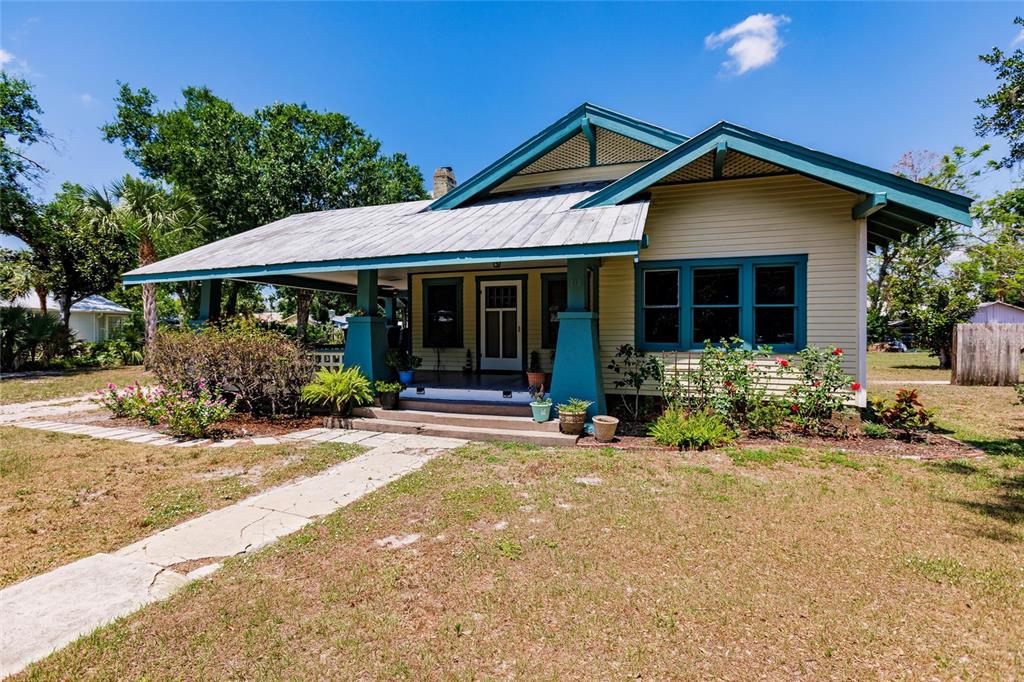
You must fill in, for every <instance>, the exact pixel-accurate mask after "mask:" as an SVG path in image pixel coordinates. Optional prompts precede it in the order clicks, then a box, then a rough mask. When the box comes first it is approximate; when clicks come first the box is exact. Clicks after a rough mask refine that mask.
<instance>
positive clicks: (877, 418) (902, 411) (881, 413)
mask: <svg viewBox="0 0 1024 682" xmlns="http://www.w3.org/2000/svg"><path fill="white" fill-rule="evenodd" d="M868 418H869V419H870V420H872V421H874V422H877V423H878V424H882V425H884V426H885V427H887V428H889V429H894V430H896V431H899V432H901V435H903V436H905V437H910V436H911V435H912V434H913V433H914V432H915V431H924V430H926V429H930V428H931V427H932V413H931V411H929V410H926V409H925V408H924V405H922V404H921V401H920V400H919V399H918V396H917V391H916V390H914V389H909V388H901V389H899V390H898V391H896V397H895V398H894V399H893V401H892V402H891V403H887V402H886V401H885V399H884V398H874V399H873V400H872V401H871V402H870V404H869V405H868Z"/></svg>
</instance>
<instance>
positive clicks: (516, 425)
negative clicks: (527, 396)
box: [352, 407, 558, 433]
mask: <svg viewBox="0 0 1024 682" xmlns="http://www.w3.org/2000/svg"><path fill="white" fill-rule="evenodd" d="M352 414H353V415H355V416H357V417H366V418H369V419H388V420H391V421H406V422H419V423H422V424H442V425H445V426H468V427H471V428H479V429H512V430H516V431H553V432H555V433H557V432H558V420H557V419H552V420H549V421H546V422H544V423H543V424H538V423H537V422H535V421H533V417H509V416H506V415H494V414H464V413H460V412H431V411H427V410H407V409H404V408H403V409H399V410H383V409H381V408H379V407H357V408H355V409H354V410H352Z"/></svg>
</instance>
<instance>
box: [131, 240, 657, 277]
mask: <svg viewBox="0 0 1024 682" xmlns="http://www.w3.org/2000/svg"><path fill="white" fill-rule="evenodd" d="M640 248H641V240H630V241H623V242H601V243H593V244H568V245H558V246H538V247H529V248H515V249H487V250H481V251H457V252H449V253H426V254H410V255H404V256H387V257H381V258H348V259H342V260H324V261H309V262H303V263H275V264H270V265H258V266H242V267H226V268H208V269H197V270H179V271H175V272H160V273H137V272H136V271H135V270H133V271H131V272H129V273H127V274H125V275H124V283H125V284H150V283H160V282H188V281H201V280H207V279H240V280H249V281H262V282H263V283H265V284H274V283H278V284H282V285H284V286H305V285H306V284H309V282H308V281H304V280H301V279H295V278H301V277H302V276H303V275H315V274H317V273H330V272H339V271H358V270H376V269H384V268H391V269H396V268H402V269H417V268H431V267H438V266H451V267H457V266H464V265H480V264H492V263H519V262H526V261H550V260H564V259H566V258H591V257H610V256H636V255H637V254H639V252H640ZM275 279H276V280H277V281H276V282H275V281H273V280H275ZM310 288H323V287H314V286H310Z"/></svg>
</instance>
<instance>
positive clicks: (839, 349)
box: [832, 348, 843, 355]
mask: <svg viewBox="0 0 1024 682" xmlns="http://www.w3.org/2000/svg"><path fill="white" fill-rule="evenodd" d="M842 354H843V349H842V348H836V349H835V350H834V351H832V355H842Z"/></svg>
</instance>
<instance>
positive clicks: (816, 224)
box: [600, 175, 864, 391]
mask: <svg viewBox="0 0 1024 682" xmlns="http://www.w3.org/2000/svg"><path fill="white" fill-rule="evenodd" d="M857 201H859V197H858V196H857V195H855V194H852V193H849V192H845V191H843V190H839V189H835V188H833V187H831V186H829V185H825V184H822V183H820V182H815V181H813V180H809V179H806V178H803V177H801V176H792V175H790V176H782V177H772V178H757V179H751V180H732V181H718V182H706V183H695V184H690V185H677V186H669V187H658V188H654V189H653V190H652V198H651V207H650V212H649V214H648V219H647V227H646V230H645V232H646V233H647V235H648V236H649V237H650V246H649V248H647V249H644V250H643V251H641V255H640V259H641V260H643V261H656V260H669V259H684V258H721V257H744V256H768V255H791V254H807V342H808V343H810V344H814V345H819V346H827V345H837V346H841V347H842V348H843V349H844V351H845V364H846V370H847V372H848V373H850V374H851V375H852V376H854V377H859V378H860V380H861V382H862V383H863V379H864V377H863V376H862V375H861V372H862V371H863V370H862V368H861V367H860V366H858V365H859V363H858V358H859V357H860V355H861V352H862V350H863V348H862V342H861V339H860V335H861V334H862V325H860V324H859V322H858V315H859V311H860V309H861V302H860V301H859V300H858V292H860V291H862V286H863V285H862V284H861V278H862V277H863V273H862V272H861V268H862V267H863V260H862V258H861V254H860V252H859V249H861V248H863V245H862V239H861V236H860V232H861V230H862V225H861V224H859V223H858V222H856V221H854V220H852V218H851V215H850V211H851V208H852V206H853V205H854V204H856V203H857ZM600 300H601V311H600V313H601V317H600V324H601V350H602V355H603V359H604V360H605V365H607V360H608V359H610V357H611V356H612V355H613V354H614V352H615V348H616V346H618V345H620V344H622V343H634V342H635V339H634V333H633V318H634V315H633V307H634V274H633V262H632V259H630V258H610V259H606V260H605V264H604V266H603V267H602V269H601V299H600ZM614 379H615V375H614V374H613V373H611V372H608V371H607V370H606V372H605V386H606V389H607V390H609V391H614V390H615V389H614V387H613V385H612V382H613V381H614Z"/></svg>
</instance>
